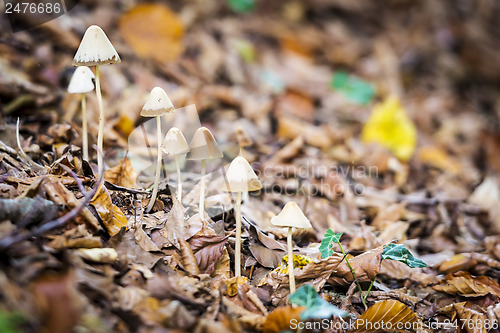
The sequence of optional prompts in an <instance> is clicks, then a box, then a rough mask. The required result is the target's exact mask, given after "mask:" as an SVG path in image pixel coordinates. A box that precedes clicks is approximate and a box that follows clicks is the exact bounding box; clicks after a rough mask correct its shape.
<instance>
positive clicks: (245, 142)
mask: <svg viewBox="0 0 500 333" xmlns="http://www.w3.org/2000/svg"><path fill="white" fill-rule="evenodd" d="M234 133H235V134H236V141H237V142H238V147H240V155H241V156H243V151H244V149H245V147H250V146H252V145H253V141H252V139H250V137H249V136H248V134H247V132H246V131H245V129H244V128H243V127H241V126H238V127H236V129H235V130H234Z"/></svg>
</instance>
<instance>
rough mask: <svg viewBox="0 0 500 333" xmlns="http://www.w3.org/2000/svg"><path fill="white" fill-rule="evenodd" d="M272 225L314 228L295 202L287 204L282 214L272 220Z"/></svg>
mask: <svg viewBox="0 0 500 333" xmlns="http://www.w3.org/2000/svg"><path fill="white" fill-rule="evenodd" d="M271 223H272V224H273V225H275V226H278V227H293V228H303V229H308V228H312V226H311V222H309V220H308V219H307V217H306V216H305V215H304V213H303V212H302V210H301V209H300V207H299V206H298V205H297V204H296V203H295V202H293V201H290V202H289V203H287V204H286V205H285V207H283V209H282V210H281V212H280V213H279V214H278V215H276V216H275V217H273V218H272V219H271Z"/></svg>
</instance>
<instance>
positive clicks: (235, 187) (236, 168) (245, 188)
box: [223, 156, 262, 276]
mask: <svg viewBox="0 0 500 333" xmlns="http://www.w3.org/2000/svg"><path fill="white" fill-rule="evenodd" d="M226 178H227V185H226V186H225V187H224V188H223V190H224V191H226V192H232V193H234V192H236V193H237V197H236V211H235V212H236V214H235V215H236V245H235V254H234V262H235V264H234V275H235V276H241V194H242V193H246V192H249V191H250V192H251V191H258V190H260V189H261V188H262V184H261V182H260V181H259V178H258V177H257V175H256V174H255V172H254V171H253V169H252V167H251V166H250V164H249V163H248V161H247V160H246V159H245V158H244V157H241V156H237V157H236V158H235V159H234V160H233V161H232V162H231V164H230V165H229V168H228V169H227V172H226Z"/></svg>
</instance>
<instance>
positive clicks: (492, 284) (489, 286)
mask: <svg viewBox="0 0 500 333" xmlns="http://www.w3.org/2000/svg"><path fill="white" fill-rule="evenodd" d="M433 289H434V290H437V291H442V292H446V293H448V294H452V295H460V296H464V297H478V296H485V295H487V294H491V295H493V296H496V297H500V286H499V285H498V283H497V282H496V281H494V280H493V279H491V278H489V277H487V276H472V275H470V274H469V273H467V272H457V273H454V274H451V273H450V274H448V275H447V276H446V278H445V279H444V281H442V282H441V284H438V285H436V286H434V287H433Z"/></svg>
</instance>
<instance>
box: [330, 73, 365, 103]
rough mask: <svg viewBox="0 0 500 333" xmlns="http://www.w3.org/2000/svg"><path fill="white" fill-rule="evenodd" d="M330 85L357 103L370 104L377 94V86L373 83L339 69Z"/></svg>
mask: <svg viewBox="0 0 500 333" xmlns="http://www.w3.org/2000/svg"><path fill="white" fill-rule="evenodd" d="M330 86H331V87H332V88H333V89H334V90H338V91H340V92H341V93H342V94H344V95H345V96H346V98H347V99H348V100H350V101H351V102H354V103H357V104H362V105H366V104H369V103H370V102H371V101H372V100H373V97H374V96H375V87H374V86H373V85H372V84H371V83H369V82H366V81H364V80H362V79H359V78H357V77H355V76H351V75H348V74H347V73H346V72H344V71H337V72H335V73H334V74H333V77H332V81H331V82H330Z"/></svg>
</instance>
